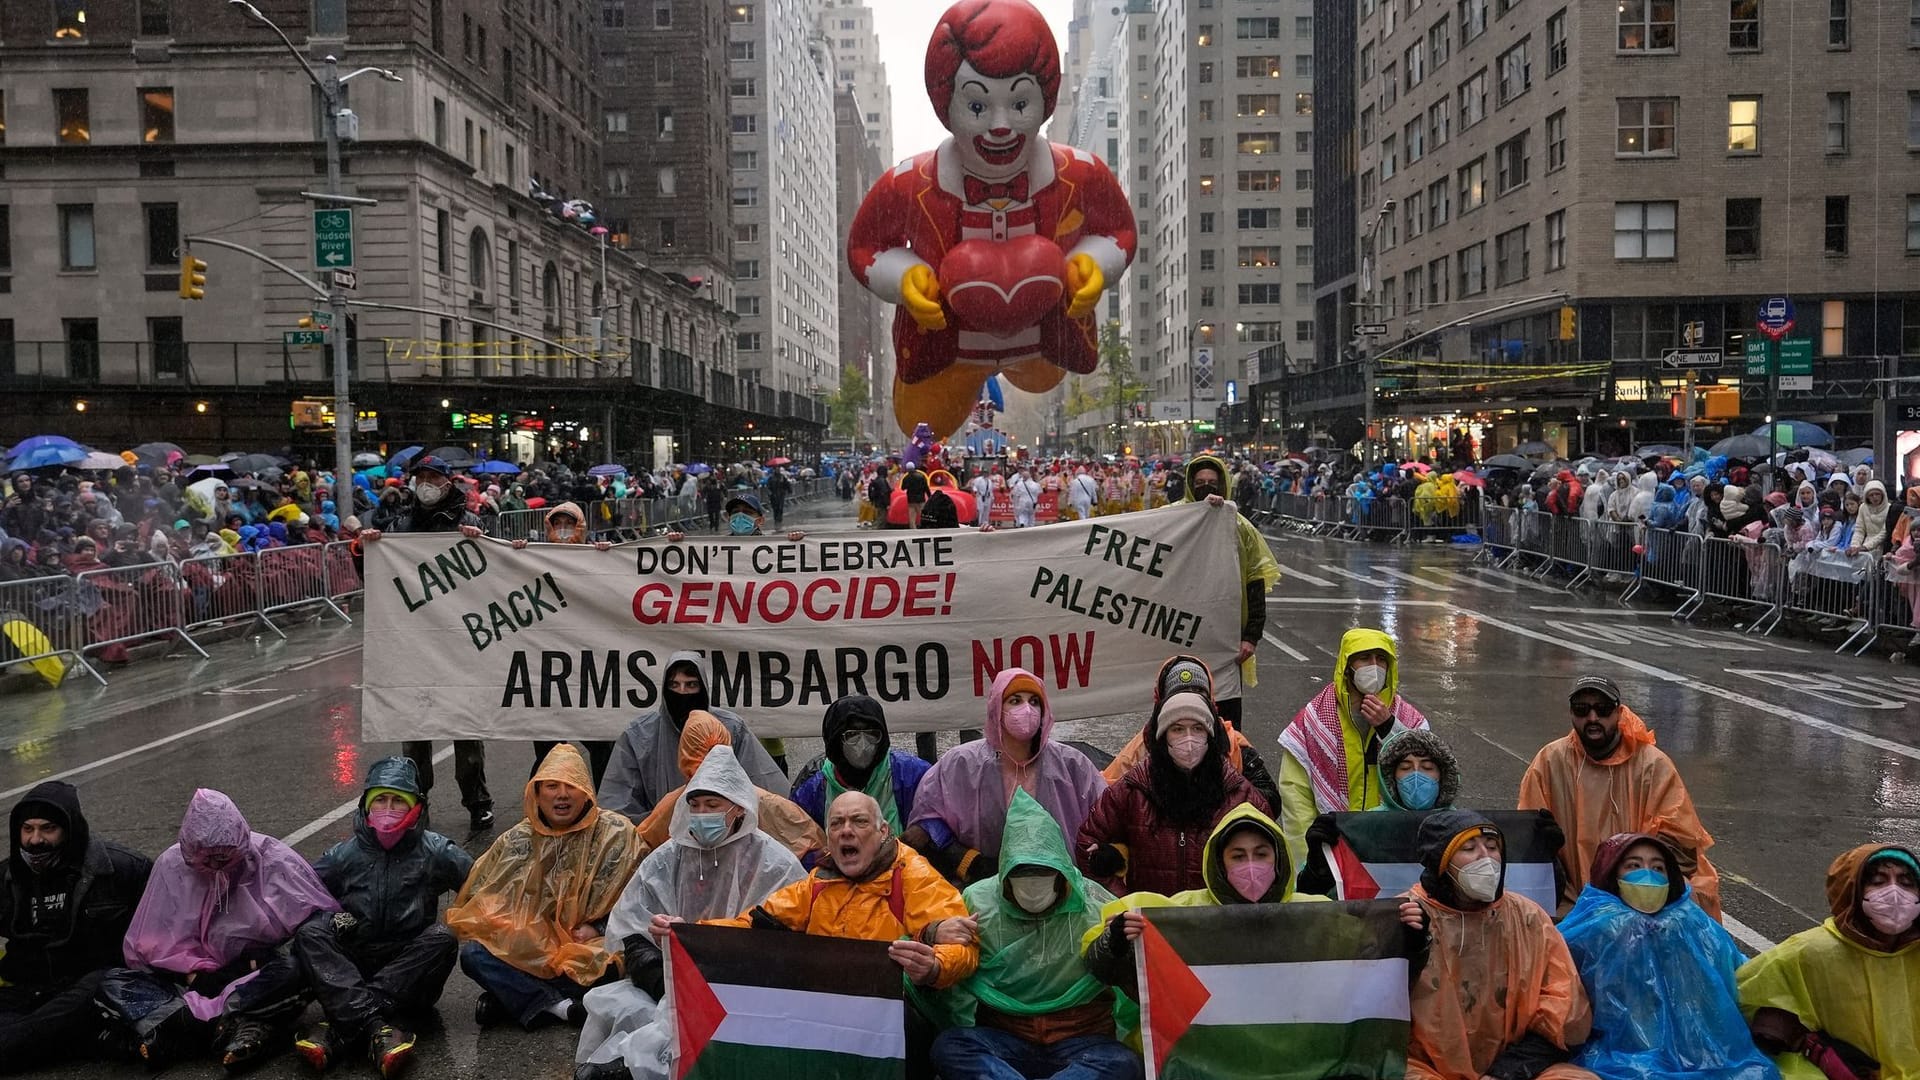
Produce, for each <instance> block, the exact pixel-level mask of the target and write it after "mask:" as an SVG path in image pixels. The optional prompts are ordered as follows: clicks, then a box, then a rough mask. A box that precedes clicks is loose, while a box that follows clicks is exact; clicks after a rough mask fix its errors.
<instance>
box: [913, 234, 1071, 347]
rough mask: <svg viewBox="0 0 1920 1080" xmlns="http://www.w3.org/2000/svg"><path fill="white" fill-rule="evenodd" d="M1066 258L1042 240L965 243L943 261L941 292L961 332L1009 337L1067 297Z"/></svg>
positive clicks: (1038, 319)
mask: <svg viewBox="0 0 1920 1080" xmlns="http://www.w3.org/2000/svg"><path fill="white" fill-rule="evenodd" d="M1066 276H1067V256H1066V253H1064V252H1062V251H1061V250H1060V245H1059V244H1056V243H1054V242H1053V241H1051V240H1049V239H1047V238H1046V237H1044V236H1037V235H1036V236H1021V237H1015V238H1014V239H1012V240H1004V241H995V240H963V241H961V242H960V243H958V244H955V245H954V247H953V250H951V251H949V252H947V255H946V258H944V259H942V260H940V291H941V293H942V294H943V295H944V296H945V297H946V301H947V310H949V311H951V312H953V318H954V323H955V324H956V325H957V326H959V327H960V328H961V329H962V330H977V331H981V332H984V333H989V334H997V335H999V336H1001V337H1010V336H1012V335H1014V334H1017V333H1019V332H1020V331H1022V330H1025V329H1026V328H1028V327H1030V326H1032V325H1034V324H1035V323H1038V322H1039V321H1040V319H1041V317H1042V316H1044V315H1045V314H1046V313H1047V312H1049V311H1052V310H1053V309H1054V308H1055V307H1056V306H1058V305H1059V303H1060V298H1061V297H1062V296H1063V295H1065V293H1066V289H1067V286H1066Z"/></svg>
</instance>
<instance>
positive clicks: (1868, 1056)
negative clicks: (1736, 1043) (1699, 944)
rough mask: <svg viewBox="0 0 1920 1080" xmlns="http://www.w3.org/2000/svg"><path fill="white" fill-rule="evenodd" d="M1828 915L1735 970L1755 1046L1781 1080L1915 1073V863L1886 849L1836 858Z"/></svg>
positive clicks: (1918, 1063)
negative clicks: (1770, 1059)
mask: <svg viewBox="0 0 1920 1080" xmlns="http://www.w3.org/2000/svg"><path fill="white" fill-rule="evenodd" d="M1827 908H1828V911H1829V912H1831V916H1832V917H1831V918H1829V919H1827V921H1826V922H1825V923H1824V924H1822V925H1820V926H1816V927H1814V928H1813V929H1811V930H1802V931H1801V932H1800V933H1798V934H1795V935H1793V936H1792V937H1790V938H1788V939H1787V940H1785V941H1783V942H1781V943H1780V944H1778V945H1776V946H1774V947H1773V948H1771V949H1768V950H1767V951H1766V952H1763V953H1761V954H1760V955H1759V956H1756V957H1754V958H1753V959H1752V960H1749V961H1747V962H1746V963H1745V964H1744V965H1742V966H1741V968H1740V970H1739V972H1738V973H1737V976H1736V977H1737V978H1738V980H1739V985H1740V1008H1741V1011H1743V1012H1744V1013H1746V1015H1747V1021H1748V1025H1749V1027H1750V1028H1751V1029H1752V1031H1753V1039H1754V1042H1756V1043H1758V1044H1759V1046H1760V1048H1761V1049H1762V1050H1765V1051H1766V1052H1767V1053H1769V1054H1772V1055H1773V1056H1774V1057H1773V1060H1774V1064H1776V1065H1778V1066H1779V1067H1780V1075H1781V1076H1782V1077H1784V1078H1785V1080H1822V1078H1823V1077H1824V1078H1825V1080H1850V1078H1858V1080H1870V1078H1873V1077H1885V1078H1887V1080H1906V1078H1911V1077H1915V1076H1920V1023H1916V1022H1915V1017H1916V1016H1920V923H1916V920H1915V916H1916V915H1920V857H1917V856H1916V854H1915V852H1914V850H1913V848H1911V847H1896V846H1890V845H1886V844H1865V845H1862V846H1860V847H1857V848H1854V849H1853V850H1852V851H1848V852H1846V853H1844V854H1842V855H1841V856H1840V857H1839V858H1837V859H1835V860H1833V865H1831V866H1829V867H1827Z"/></svg>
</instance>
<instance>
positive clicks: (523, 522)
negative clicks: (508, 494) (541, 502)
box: [487, 507, 547, 540]
mask: <svg viewBox="0 0 1920 1080" xmlns="http://www.w3.org/2000/svg"><path fill="white" fill-rule="evenodd" d="M546 521H547V508H546V507H541V508H540V509H538V510H502V511H500V512H499V513H498V514H495V515H494V516H493V521H491V522H490V523H489V525H488V528H487V535H489V536H492V537H494V538H496V539H500V540H539V539H541V538H542V536H543V529H544V527H545V525H546Z"/></svg>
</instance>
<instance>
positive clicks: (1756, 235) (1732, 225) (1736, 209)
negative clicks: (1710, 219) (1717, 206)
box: [1727, 199, 1760, 259]
mask: <svg viewBox="0 0 1920 1080" xmlns="http://www.w3.org/2000/svg"><path fill="white" fill-rule="evenodd" d="M1759 256H1760V200H1759V199H1728V200H1727V258H1729V259H1754V258H1758V257H1759Z"/></svg>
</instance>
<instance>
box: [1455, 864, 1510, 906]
mask: <svg viewBox="0 0 1920 1080" xmlns="http://www.w3.org/2000/svg"><path fill="white" fill-rule="evenodd" d="M1448 872H1449V873H1450V874H1452V875H1453V885H1454V887H1455V888H1457V889H1459V890H1460V895H1461V896H1464V897H1466V898H1467V899H1469V900H1477V901H1479V902H1480V903H1482V904H1491V903H1493V900H1494V897H1496V896H1499V895H1500V860H1499V859H1496V858H1494V857H1492V856H1490V855H1489V856H1486V857H1484V858H1479V859H1475V860H1473V861H1472V862H1470V863H1468V864H1467V865H1465V866H1456V867H1454V868H1453V869H1452V870H1450V871H1448Z"/></svg>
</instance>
